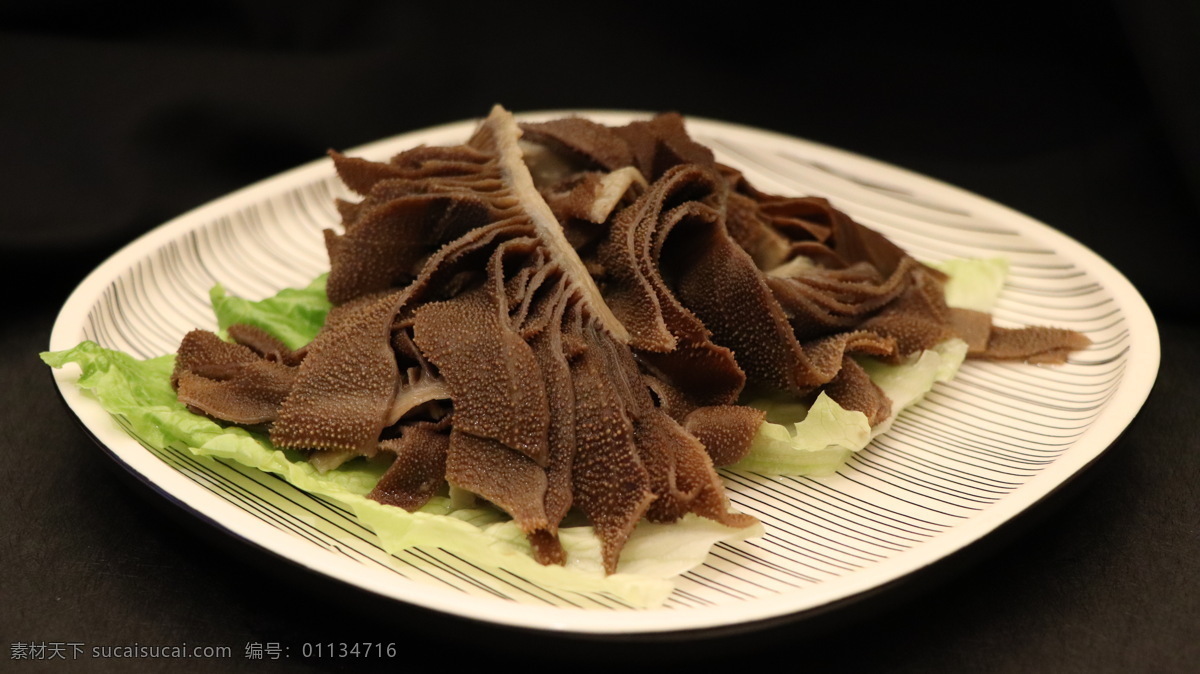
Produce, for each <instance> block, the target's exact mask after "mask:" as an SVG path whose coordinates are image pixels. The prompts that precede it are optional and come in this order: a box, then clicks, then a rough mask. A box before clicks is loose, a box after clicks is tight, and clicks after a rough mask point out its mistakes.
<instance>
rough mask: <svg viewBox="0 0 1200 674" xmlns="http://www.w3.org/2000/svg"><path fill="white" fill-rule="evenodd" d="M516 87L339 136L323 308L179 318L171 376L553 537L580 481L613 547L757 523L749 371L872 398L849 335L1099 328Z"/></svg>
mask: <svg viewBox="0 0 1200 674" xmlns="http://www.w3.org/2000/svg"><path fill="white" fill-rule="evenodd" d="M522 128H523V130H524V139H523V140H522V141H521V143H520V144H518V138H520V137H521V136H522V130H521V129H519V128H518V126H517V124H516V122H515V121H514V119H513V117H512V116H511V115H510V114H509V113H508V112H507V111H505V110H503V109H502V108H500V107H499V106H497V107H496V108H495V109H493V111H492V113H491V114H490V115H489V116H488V118H487V119H486V120H484V121H483V122H482V123H481V124H480V126H479V128H478V129H477V131H476V132H475V134H474V135H473V136H472V138H471V139H470V140H469V141H468V142H467V143H466V144H464V145H459V146H453V147H440V148H431V147H419V148H414V149H412V150H408V151H406V152H403V153H401V154H399V155H397V156H396V157H393V158H392V159H391V160H389V161H386V162H374V161H367V160H364V159H356V158H349V157H345V156H343V155H340V154H337V153H331V154H332V156H333V160H334V165H335V167H336V169H337V171H338V175H339V176H340V177H341V178H342V180H343V181H344V182H345V183H346V185H347V186H348V187H350V189H352V190H353V191H355V192H357V193H358V194H359V195H361V196H362V199H361V201H359V202H357V203H351V202H345V201H343V202H339V203H338V208H339V211H340V213H341V214H342V218H343V228H344V231H343V232H342V233H335V232H333V231H327V232H326V246H327V248H328V251H329V256H330V266H331V268H330V274H329V282H328V294H329V298H330V300H331V301H332V302H333V304H334V305H335V307H334V309H333V311H331V312H330V315H329V317H328V320H327V322H326V325H325V327H324V328H323V329H322V331H321V333H320V334H318V336H317V337H316V338H315V339H314V340H313V342H312V343H311V344H310V345H308V346H307V347H306V348H305V349H302V350H300V351H295V352H293V351H290V350H288V349H286V347H283V345H282V344H280V343H278V340H275V339H274V338H272V337H271V336H270V335H267V334H266V333H263V332H262V331H261V330H258V329H256V328H250V327H248V326H245V327H239V326H235V327H233V328H230V330H229V334H230V336H231V337H232V338H233V339H235V340H236V342H237V343H233V344H229V343H226V342H223V341H221V340H220V339H219V338H217V337H216V335H213V334H211V333H203V332H199V331H197V332H194V333H191V334H189V335H188V337H187V338H185V339H184V342H183V344H182V345H181V347H180V352H179V358H178V360H177V366H176V371H175V375H174V377H173V381H174V382H175V383H176V385H177V386H178V390H179V397H180V400H182V401H184V402H186V403H187V404H188V405H189V406H191V407H192V408H193V409H196V410H199V411H202V412H204V413H206V414H209V415H211V416H213V417H216V418H218V419H223V420H226V421H231V422H234V423H241V424H260V425H266V426H267V427H268V428H269V430H270V434H271V440H272V442H273V443H275V444H276V445H277V446H279V447H284V448H293V449H301V450H306V451H308V452H309V453H310V455H311V457H312V459H311V460H312V461H313V463H314V465H317V466H318V468H319V469H322V470H326V469H329V468H331V467H333V466H336V465H338V464H339V463H340V462H342V461H345V460H347V459H349V458H352V457H355V456H360V455H362V456H375V455H378V456H381V457H385V458H390V460H391V462H392V463H391V466H390V468H389V469H388V470H387V472H386V473H385V475H384V477H383V478H382V479H381V480H380V482H379V484H378V485H377V486H376V488H375V490H374V491H372V492H371V495H370V496H371V498H374V499H376V500H378V501H380V502H383V503H387V504H391V505H396V506H399V507H403V508H406V509H409V510H416V509H418V508H420V507H421V506H423V505H424V504H425V503H426V502H428V500H429V499H430V498H432V497H433V496H434V495H435V494H437V493H439V492H441V491H442V490H444V489H445V487H446V484H447V483H448V484H449V485H452V486H454V487H457V488H460V489H465V490H468V491H470V492H473V493H475V494H477V495H479V496H480V497H482V498H484V499H486V500H488V501H490V502H492V503H493V504H495V505H496V506H498V507H500V508H501V509H503V510H505V511H506V512H507V513H508V514H509V515H511V516H512V518H513V520H514V521H515V522H516V524H517V525H518V526H520V528H521V529H522V531H524V532H525V534H526V536H527V537H528V539H529V542H530V544H531V546H532V548H533V551H534V556H535V558H536V559H537V560H538V561H540V562H542V563H543V564H552V563H553V564H556V563H562V562H564V561H565V558H566V553H565V551H564V550H563V548H562V545H561V544H560V542H559V540H558V528H559V526H560V523H561V522H562V521H563V518H564V517H566V515H567V513H568V511H569V510H571V509H572V508H574V509H577V510H578V511H580V512H581V513H582V514H583V515H584V516H586V517H587V519H588V520H589V521H590V522H591V524H592V525H593V526H594V527H595V530H596V533H597V535H598V537H599V538H600V541H601V546H602V554H603V562H604V566H605V569H606V570H607V571H608V572H610V573H611V572H613V571H615V570H616V568H617V562H618V559H619V557H620V553H621V549H622V548H623V547H624V545H625V543H626V541H627V539H628V537H629V535H630V533H631V532H632V530H633V528H634V526H636V524H637V523H638V522H639V521H640V520H642V519H649V520H651V521H655V522H672V521H675V520H677V519H679V518H680V517H683V516H684V515H687V514H696V515H700V516H702V517H707V518H710V519H713V520H715V521H718V522H721V523H723V524H726V525H729V526H734V527H743V526H748V525H750V524H752V523H753V522H754V519H753V518H752V517H749V516H747V515H742V514H737V513H732V512H730V503H729V499H728V497H727V495H726V493H725V490H724V487H723V485H722V483H721V480H720V478H719V476H718V475H717V473H716V472H715V469H714V466H715V465H728V464H732V463H735V462H737V461H739V460H740V459H741V458H743V457H744V456H745V454H746V453H747V451H748V450H749V447H750V442H751V439H752V438H753V437H754V435H755V433H756V431H757V429H758V427H759V425H760V424H761V422H762V419H763V413H762V412H760V411H758V410H755V409H752V408H749V407H744V406H741V405H738V404H737V402H738V399H739V397H740V396H741V394H742V393H743V388H744V387H745V386H746V385H747V384H751V385H753V386H755V387H756V388H758V389H766V390H775V391H781V392H785V393H787V394H790V395H791V396H794V397H797V398H801V399H812V398H813V397H815V396H816V395H817V394H818V393H819V392H825V393H827V394H829V395H830V396H831V397H832V398H833V399H834V400H836V401H838V402H839V403H840V404H841V405H842V406H844V407H846V408H848V409H853V410H859V411H862V412H864V413H866V414H867V416H868V419H869V420H870V422H871V423H872V424H878V423H880V422H882V421H884V420H885V419H886V418H887V417H888V416H889V415H890V413H891V402H890V401H889V400H888V399H887V397H886V396H885V395H884V394H883V393H882V392H881V391H880V390H879V389H878V387H876V386H875V385H874V384H873V383H872V382H871V381H870V379H869V378H868V377H867V376H866V373H865V372H864V371H863V369H862V368H861V366H860V365H859V364H858V361H857V359H858V358H860V357H864V356H871V357H876V358H882V359H884V360H888V361H891V362H898V361H900V360H902V359H904V358H905V357H907V356H909V355H911V354H913V353H916V352H919V351H921V350H923V349H927V348H930V347H932V346H934V345H935V344H937V343H939V342H941V341H944V340H945V339H948V338H950V337H954V336H961V337H963V338H965V339H966V340H967V341H968V343H969V344H970V348H971V355H973V356H980V357H991V358H1026V359H1032V360H1038V361H1052V360H1055V359H1061V358H1065V356H1066V354H1067V353H1069V352H1070V351H1071V350H1074V349H1078V348H1082V347H1084V346H1086V344H1087V340H1086V338H1085V337H1083V336H1082V335H1078V333H1073V332H1070V331H1064V330H1057V329H1048V328H1046V329H1042V328H1038V329H1025V330H1002V329H996V328H993V327H992V325H991V319H990V316H988V315H987V314H976V313H972V312H966V311H962V310H952V309H950V308H948V307H947V306H946V305H945V301H944V298H943V292H942V283H943V282H944V280H945V279H944V276H943V275H942V274H940V273H939V272H936V271H934V270H932V269H930V268H929V267H926V266H925V265H922V264H920V263H919V262H917V261H916V260H914V259H913V258H911V257H909V256H908V255H907V254H906V253H905V252H904V251H903V250H902V249H900V248H899V247H897V246H895V245H894V244H892V243H890V242H889V241H887V240H886V239H885V238H884V237H882V236H880V235H879V234H877V233H876V232H874V231H872V230H870V229H868V228H866V227H863V226H862V225H860V224H858V223H856V222H854V221H853V220H852V219H850V218H849V217H848V216H847V215H846V214H844V213H842V212H840V211H838V210H836V209H834V208H833V207H832V206H830V205H829V203H828V202H827V201H825V200H824V199H819V198H790V197H778V196H773V195H768V194H765V193H762V192H759V191H757V190H756V189H754V188H753V187H752V186H750V185H749V183H748V182H746V180H745V178H744V177H742V176H741V174H740V173H738V172H737V171H735V170H733V169H731V168H729V167H726V166H722V165H719V164H717V163H716V162H715V161H714V158H713V155H712V152H711V151H710V150H708V149H707V148H705V147H703V146H702V145H699V144H698V143H696V142H695V141H693V140H692V139H691V138H689V137H688V135H687V133H686V131H685V129H684V126H683V120H682V118H681V117H679V116H678V115H675V114H668V115H660V116H658V117H655V118H653V119H651V120H648V121H639V122H634V123H631V124H628V125H626V126H621V127H608V126H604V125H600V124H597V123H594V122H591V121H587V120H583V119H577V118H567V119H561V120H555V121H550V122H543V123H536V124H526V125H524V126H523V127H522Z"/></svg>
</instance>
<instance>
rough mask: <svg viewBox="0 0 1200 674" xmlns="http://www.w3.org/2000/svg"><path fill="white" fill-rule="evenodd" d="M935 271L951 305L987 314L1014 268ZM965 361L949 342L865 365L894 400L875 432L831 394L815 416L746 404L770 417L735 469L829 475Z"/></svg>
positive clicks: (982, 265) (773, 404)
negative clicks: (941, 274) (940, 274)
mask: <svg viewBox="0 0 1200 674" xmlns="http://www.w3.org/2000/svg"><path fill="white" fill-rule="evenodd" d="M930 266H932V267H935V268H937V269H940V270H941V271H943V272H945V273H946V274H947V275H949V277H950V278H949V280H948V281H947V282H946V286H945V287H946V303H947V304H948V305H950V306H952V307H959V308H964V309H975V310H976V311H984V312H990V311H991V309H992V307H993V306H995V303H996V298H997V297H999V295H1000V291H1001V289H1002V288H1003V286H1004V277H1005V276H1006V275H1007V273H1008V261H1007V260H1004V259H1002V258H992V259H956V260H949V261H946V262H941V263H937V264H933V265H930ZM966 356H967V344H966V342H964V341H962V340H961V339H950V340H947V341H945V342H942V343H941V344H938V345H936V346H935V347H934V348H932V349H928V350H926V351H923V352H921V353H920V354H915V355H914V356H912V357H911V358H909V359H908V361H906V362H904V363H901V364H898V365H889V364H886V363H883V362H880V361H878V360H876V359H874V358H865V357H864V358H861V359H859V363H860V364H861V365H862V366H863V368H864V369H865V370H866V371H867V374H868V376H870V377H871V381H873V382H875V384H876V385H877V386H879V388H880V389H882V390H883V392H884V393H885V394H887V396H888V398H890V399H891V401H892V414H891V416H890V417H889V418H888V419H887V420H886V421H884V422H883V423H881V424H878V425H877V426H876V427H875V428H871V426H870V424H869V423H868V422H867V417H866V415H865V414H863V413H862V412H853V411H850V410H846V409H844V408H842V406H840V405H838V404H837V402H835V401H834V400H833V399H832V398H830V397H829V396H827V395H825V393H821V394H820V395H819V396H818V397H817V399H816V401H814V402H813V405H812V408H811V409H810V408H808V407H806V406H805V405H803V404H800V403H798V402H796V401H794V400H791V399H782V398H770V397H760V398H755V399H751V400H749V401H747V404H749V405H751V406H753V407H757V408H759V409H761V410H764V411H765V412H766V413H767V418H766V421H764V422H763V424H762V426H760V427H759V429H758V433H757V434H756V435H755V436H754V439H753V441H752V442H751V445H750V452H749V454H747V456H746V457H745V458H744V459H742V460H741V461H739V462H738V463H737V464H735V465H733V466H730V468H732V469H733V470H745V471H751V472H755V473H762V474H765V475H812V476H823V475H830V474H832V473H834V472H836V471H837V469H838V468H840V467H841V466H842V464H843V463H845V462H846V460H847V459H848V458H850V455H851V454H853V453H854V452H857V451H859V450H861V449H863V448H864V447H866V446H867V444H868V443H869V442H870V441H871V439H872V438H874V437H877V436H878V435H880V434H882V433H886V432H887V430H888V429H889V428H891V426H892V423H893V422H894V421H895V419H896V415H898V414H899V413H900V412H901V411H902V410H904V409H905V408H907V407H909V406H911V405H915V404H916V403H918V402H920V401H921V399H922V398H924V397H925V394H926V393H928V392H929V391H930V390H932V389H933V386H934V384H936V383H938V382H943V381H949V380H950V379H952V378H953V377H954V375H955V374H956V373H957V372H958V368H959V366H960V365H962V362H963V360H964V359H965V358H966Z"/></svg>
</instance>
